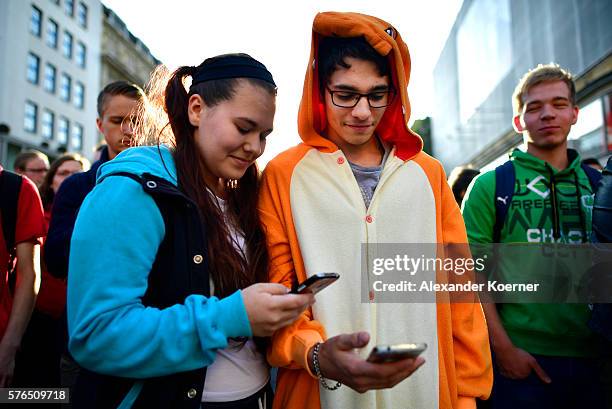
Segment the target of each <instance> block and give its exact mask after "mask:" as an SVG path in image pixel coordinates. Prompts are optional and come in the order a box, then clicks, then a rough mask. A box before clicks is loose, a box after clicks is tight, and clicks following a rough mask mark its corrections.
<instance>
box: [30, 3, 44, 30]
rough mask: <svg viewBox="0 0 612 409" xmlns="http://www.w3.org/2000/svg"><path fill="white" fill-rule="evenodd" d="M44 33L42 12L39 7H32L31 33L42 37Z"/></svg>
mask: <svg viewBox="0 0 612 409" xmlns="http://www.w3.org/2000/svg"><path fill="white" fill-rule="evenodd" d="M41 32H42V11H40V9H39V8H38V7H35V6H32V13H31V14H30V33H32V34H34V35H35V36H37V37H40V34H41Z"/></svg>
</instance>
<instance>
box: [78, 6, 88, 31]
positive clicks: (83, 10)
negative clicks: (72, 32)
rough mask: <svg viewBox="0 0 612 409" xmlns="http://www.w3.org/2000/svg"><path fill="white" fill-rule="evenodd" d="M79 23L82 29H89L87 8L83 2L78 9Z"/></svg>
mask: <svg viewBox="0 0 612 409" xmlns="http://www.w3.org/2000/svg"><path fill="white" fill-rule="evenodd" d="M77 21H78V22H79V24H80V25H81V27H83V28H86V27H87V6H86V5H85V4H83V3H82V2H79V6H78V8H77Z"/></svg>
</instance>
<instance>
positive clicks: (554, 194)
mask: <svg viewBox="0 0 612 409" xmlns="http://www.w3.org/2000/svg"><path fill="white" fill-rule="evenodd" d="M546 169H548V174H549V175H550V196H551V197H550V199H551V203H552V212H553V238H554V239H555V240H559V238H560V237H561V227H560V226H559V209H558V208H557V186H556V180H555V174H554V172H553V170H552V168H551V167H550V165H549V164H548V162H547V163H546Z"/></svg>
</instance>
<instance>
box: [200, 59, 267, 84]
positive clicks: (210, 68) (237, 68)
mask: <svg viewBox="0 0 612 409" xmlns="http://www.w3.org/2000/svg"><path fill="white" fill-rule="evenodd" d="M191 77H192V82H191V86H194V85H195V84H199V83H201V82H205V81H211V80H221V79H228V78H257V79H260V80H262V81H265V82H267V83H270V84H272V85H274V86H275V87H276V84H275V83H274V79H273V78H272V74H270V71H268V70H267V68H266V66H265V65H263V64H262V63H260V62H259V61H257V60H255V59H253V58H251V57H242V56H230V57H225V58H221V59H219V60H216V61H213V62H211V63H206V61H204V65H203V66H202V65H201V66H199V67H198V68H197V69H196V72H195V73H194V74H193V75H192V76H191Z"/></svg>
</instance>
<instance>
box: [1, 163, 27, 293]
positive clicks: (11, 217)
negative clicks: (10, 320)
mask: <svg viewBox="0 0 612 409" xmlns="http://www.w3.org/2000/svg"><path fill="white" fill-rule="evenodd" d="M22 181H23V177H22V176H20V175H18V174H16V173H13V172H9V171H7V170H2V172H1V173H0V217H1V222H2V235H3V236H4V243H5V244H6V251H7V253H8V267H7V270H8V272H9V288H11V287H13V285H14V282H15V268H16V265H15V256H16V253H17V252H16V249H15V230H16V228H17V206H18V202H19V193H20V192H21V183H22Z"/></svg>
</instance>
